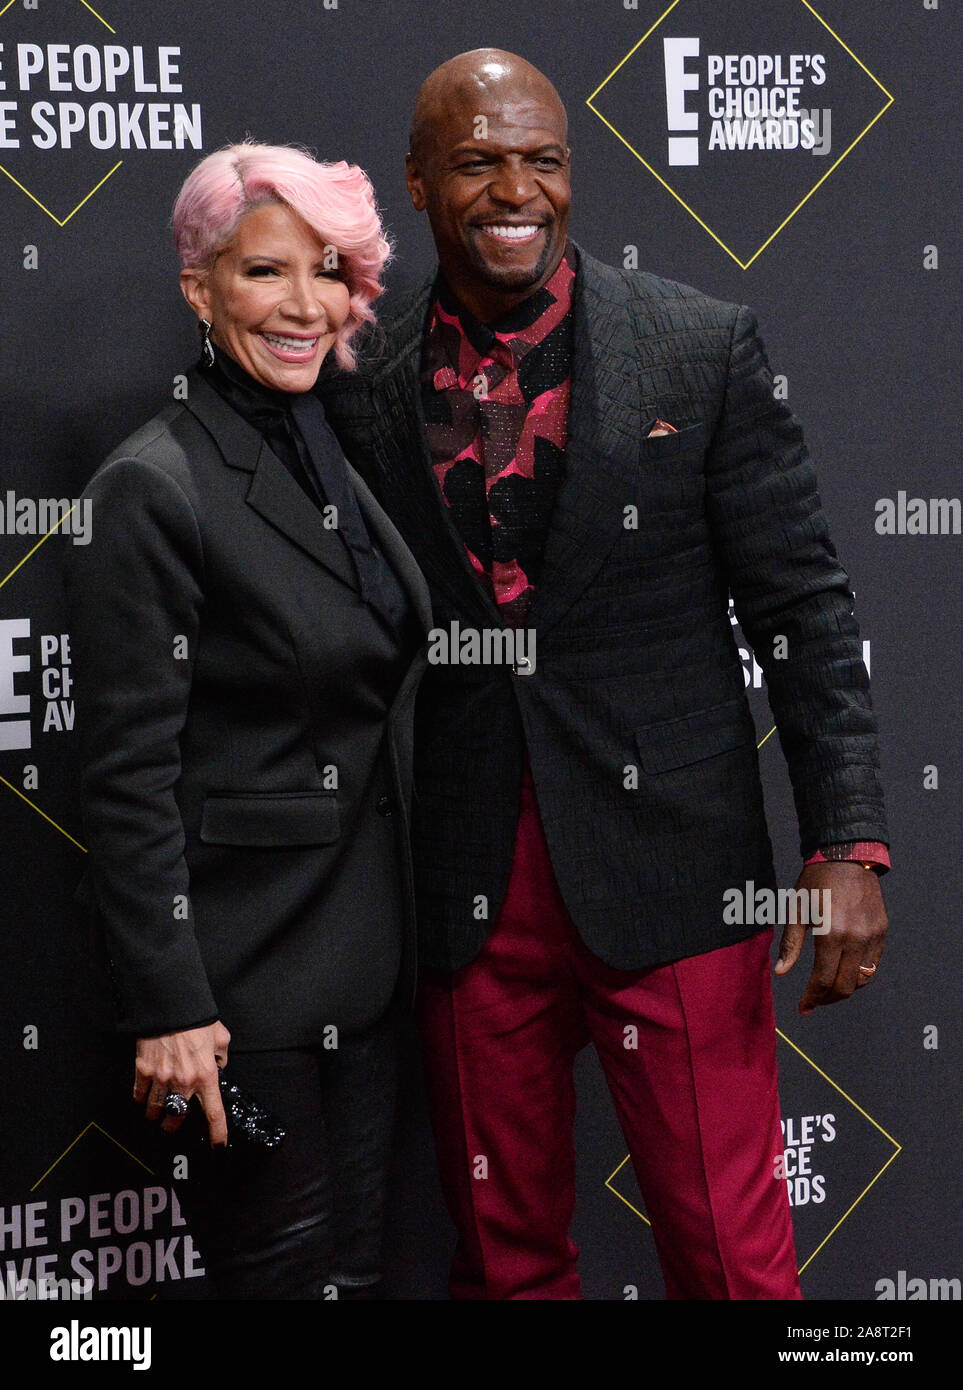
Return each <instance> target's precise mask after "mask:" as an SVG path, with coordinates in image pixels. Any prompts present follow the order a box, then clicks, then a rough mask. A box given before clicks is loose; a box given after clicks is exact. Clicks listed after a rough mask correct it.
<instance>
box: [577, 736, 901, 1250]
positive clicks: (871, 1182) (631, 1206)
mask: <svg viewBox="0 0 963 1390" xmlns="http://www.w3.org/2000/svg"><path fill="white" fill-rule="evenodd" d="M766 737H767V738H768V737H769V735H768V734H767V735H766ZM763 742H765V740H763ZM776 1036H777V1037H779V1038H782V1040H783V1042H784V1043H788V1044H789V1046H790V1047H791V1048H792V1050H793V1051H794V1052H798V1053H799V1056H800V1057H801V1058H802V1059H803V1061H804V1062H808V1063H809V1065H810V1066H811V1067H812V1069H813V1071H815V1072H816V1073H817V1074H818V1075H819V1076H821V1077H822V1078H823V1080H824V1081H828V1082H829V1084H830V1086H832V1087H833V1089H834V1090H836V1091H838V1092H839V1094H840V1095H841V1096H842V1097H843V1099H844V1100H845V1101H848V1102H849V1104H850V1105H851V1106H852V1107H853V1109H854V1110H858V1111H859V1113H860V1114H861V1115H862V1117H863V1119H864V1120H869V1122H870V1124H871V1125H872V1126H873V1128H874V1129H878V1130H879V1132H880V1134H882V1135H883V1137H884V1138H885V1139H888V1140H889V1142H890V1143H891V1144H892V1145H893V1152H892V1153H891V1154H890V1156H889V1158H888V1159H887V1160H886V1162H885V1163H884V1164H883V1166H882V1168H880V1170H879V1172H878V1173H876V1174H875V1175H874V1176H873V1177H872V1178H871V1179H870V1180H869V1182H868V1183H867V1184H866V1186H865V1187H864V1188H863V1190H862V1192H861V1193H860V1194H859V1196H858V1197H857V1198H856V1200H855V1201H854V1202H852V1203H851V1204H850V1205H849V1206H848V1207H847V1208H846V1210H845V1211H844V1212H843V1214H842V1216H841V1217H840V1218H839V1220H838V1221H837V1222H836V1224H835V1226H833V1227H832V1229H831V1230H830V1231H829V1232H828V1233H827V1234H826V1235H824V1236H823V1238H822V1240H821V1241H820V1242H819V1244H818V1245H817V1246H816V1248H815V1250H813V1251H812V1252H811V1254H810V1255H809V1256H808V1258H807V1259H805V1260H804V1261H803V1263H802V1264H801V1265H800V1266H799V1271H798V1272H799V1273H800V1274H802V1273H803V1272H804V1271H805V1270H806V1269H808V1267H809V1266H810V1265H811V1264H812V1262H813V1260H814V1259H815V1258H816V1256H817V1255H818V1254H819V1252H820V1250H822V1248H823V1246H824V1245H825V1244H826V1243H827V1241H829V1240H831V1239H832V1237H833V1236H834V1235H835V1234H836V1232H837V1231H838V1230H839V1228H840V1226H841V1225H842V1224H843V1222H844V1221H845V1220H846V1218H847V1217H848V1216H851V1215H852V1213H853V1212H854V1211H855V1210H856V1208H857V1207H858V1206H859V1204H860V1202H861V1201H862V1200H863V1198H864V1197H865V1196H866V1194H867V1192H868V1191H869V1190H870V1188H871V1187H873V1186H874V1184H875V1183H877V1182H878V1181H879V1179H880V1178H881V1177H882V1176H883V1174H884V1173H885V1172H886V1169H887V1168H888V1167H889V1165H890V1164H891V1163H892V1162H893V1160H894V1159H895V1158H896V1157H897V1156H898V1155H899V1154H901V1153H902V1152H903V1146H902V1144H900V1143H898V1142H897V1140H895V1139H894V1138H893V1136H892V1135H891V1134H887V1132H886V1130H885V1129H884V1128H883V1126H882V1125H881V1124H880V1123H879V1122H878V1121H877V1120H874V1119H873V1117H872V1115H870V1114H868V1112H867V1111H865V1110H864V1109H863V1107H862V1106H861V1105H860V1104H859V1103H858V1102H857V1101H855V1100H853V1098H852V1096H850V1095H847V1093H846V1092H845V1091H844V1090H843V1088H842V1086H840V1085H839V1084H838V1083H837V1082H835V1081H834V1080H833V1078H832V1077H831V1076H829V1075H827V1073H826V1072H824V1071H823V1069H822V1067H820V1066H818V1065H817V1064H816V1063H815V1062H814V1061H813V1059H812V1058H811V1057H809V1056H807V1054H806V1053H805V1052H803V1050H802V1048H801V1047H798V1046H797V1044H796V1043H794V1042H793V1040H792V1038H790V1037H787V1036H786V1034H785V1033H784V1032H783V1031H782V1029H781V1028H777V1029H776ZM629 1158H630V1155H629V1154H626V1155H625V1157H624V1158H623V1159H622V1161H621V1163H619V1164H618V1165H617V1166H616V1167H615V1168H614V1169H613V1170H612V1172H611V1173H610V1174H609V1175H608V1177H607V1178H606V1179H605V1186H606V1187H607V1188H608V1189H609V1191H610V1192H612V1193H614V1194H615V1196H616V1197H618V1199H619V1201H620V1202H624V1203H625V1205H626V1206H627V1207H628V1208H629V1210H630V1211H633V1212H635V1215H636V1216H637V1217H638V1218H639V1219H640V1220H641V1221H644V1222H645V1224H646V1225H647V1226H651V1225H652V1222H651V1221H650V1220H649V1218H648V1217H647V1216H645V1215H643V1213H642V1212H640V1211H639V1209H638V1207H637V1206H635V1205H634V1204H633V1203H632V1202H630V1201H629V1199H628V1198H627V1197H623V1196H622V1193H621V1192H620V1191H619V1190H618V1188H617V1187H613V1186H612V1180H613V1178H616V1177H618V1175H619V1173H621V1171H622V1169H623V1168H624V1167H625V1165H626V1164H627V1163H628V1161H629Z"/></svg>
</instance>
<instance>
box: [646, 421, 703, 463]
mask: <svg viewBox="0 0 963 1390" xmlns="http://www.w3.org/2000/svg"><path fill="white" fill-rule="evenodd" d="M707 437H708V436H707V433H706V427H705V425H704V423H703V422H702V421H701V420H700V421H699V423H698V424H696V425H689V426H688V427H687V428H686V429H684V430H677V431H676V433H675V434H657V435H654V436H651V437H646V438H645V439H643V440H641V441H640V444H639V453H640V457H641V459H642V462H643V463H645V462H648V461H649V460H653V459H670V458H675V457H676V455H678V454H688V453H690V452H691V451H692V450H694V449H700V450H701V449H702V448H703V446H704V445H705V442H706V439H707Z"/></svg>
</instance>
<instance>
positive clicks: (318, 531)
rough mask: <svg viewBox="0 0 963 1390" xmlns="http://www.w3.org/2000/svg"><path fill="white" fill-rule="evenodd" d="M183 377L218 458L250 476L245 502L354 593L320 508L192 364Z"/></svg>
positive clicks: (339, 543)
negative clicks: (221, 457) (219, 454)
mask: <svg viewBox="0 0 963 1390" xmlns="http://www.w3.org/2000/svg"><path fill="white" fill-rule="evenodd" d="M187 382H188V397H187V402H186V404H187V407H188V409H189V410H190V411H191V413H192V414H193V415H195V416H196V417H197V419H198V420H200V422H201V424H202V425H203V426H204V428H205V429H206V430H207V431H208V433H209V434H210V436H211V438H212V439H213V440H214V443H215V444H216V445H217V447H218V449H219V450H220V452H221V454H222V456H223V458H224V462H225V463H226V464H227V465H228V466H229V467H231V468H237V469H241V470H242V471H244V472H247V473H250V474H251V475H252V476H251V483H250V486H249V488H248V491H247V498H246V501H247V504H248V506H249V507H253V508H254V510H255V511H256V512H258V513H259V515H261V516H262V517H263V518H264V520H265V521H267V522H268V523H269V524H270V525H271V526H273V527H274V528H275V530H277V531H280V532H281V534H282V535H284V536H286V537H287V539H288V540H289V541H291V542H292V543H293V544H294V545H297V546H299V547H300V548H301V550H303V551H305V552H306V553H307V554H308V555H310V556H311V558H312V559H314V560H316V561H317V562H318V564H319V565H323V566H324V568H325V569H326V570H328V571H329V572H330V573H331V574H333V575H335V576H336V577H337V578H338V579H339V580H340V581H341V583H343V584H345V585H347V587H348V588H349V589H351V590H352V591H353V592H354V593H357V592H358V584H357V579H356V577H355V573H354V566H353V565H352V563H351V558H350V556H349V555H348V552H347V550H346V548H345V544H344V542H343V540H342V539H341V537H340V536H339V535H338V533H337V531H334V530H329V529H327V528H326V527H325V525H324V517H323V516H322V514H321V512H320V511H319V510H318V508H317V507H316V506H315V505H314V503H313V502H311V501H310V499H309V498H307V497H306V496H305V495H304V492H303V490H302V489H301V488H300V487H299V486H298V484H297V483H296V482H295V480H294V479H293V478H292V477H291V474H290V473H289V472H288V470H287V469H286V468H285V467H284V464H283V463H282V462H281V460H280V459H279V458H278V457H277V455H276V454H275V453H274V451H273V450H272V449H270V448H269V447H268V445H267V444H266V443H265V441H264V439H263V438H262V436H261V435H260V433H259V432H258V431H257V430H256V429H254V427H253V426H252V425H249V424H248V422H247V421H246V420H244V419H242V418H241V416H240V415H238V413H237V411H236V410H233V409H232V408H231V406H229V405H228V404H227V402H226V401H224V400H222V399H221V397H220V396H219V395H218V394H217V392H216V391H215V390H214V388H213V387H212V386H210V385H209V384H208V382H206V381H205V380H204V378H203V376H202V375H201V374H200V372H199V371H198V370H197V368H193V369H192V370H191V371H190V372H189V373H188V377H187Z"/></svg>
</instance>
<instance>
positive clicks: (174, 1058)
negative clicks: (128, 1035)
mask: <svg viewBox="0 0 963 1390" xmlns="http://www.w3.org/2000/svg"><path fill="white" fill-rule="evenodd" d="M230 1041H231V1035H230V1033H229V1032H228V1031H227V1029H226V1028H225V1027H224V1025H223V1023H220V1022H218V1023H210V1024H208V1025H207V1027H206V1028H186V1029H184V1031H183V1032H180V1033H165V1034H164V1035H163V1037H160V1038H138V1039H137V1061H136V1063H135V1065H134V1100H135V1101H137V1103H138V1105H140V1104H143V1102H144V1101H146V1102H147V1109H146V1115H147V1118H148V1119H149V1120H158V1119H160V1117H161V1115H163V1114H164V1101H165V1100H166V1099H167V1096H168V1094H169V1093H170V1092H171V1091H174V1092H176V1093H177V1094H178V1095H181V1096H183V1097H184V1099H185V1100H190V1098H191V1096H195V1095H196V1096H197V1098H198V1099H199V1100H200V1102H201V1105H202V1106H203V1107H204V1114H205V1115H206V1116H207V1125H208V1130H209V1132H210V1136H211V1144H212V1145H213V1146H214V1147H215V1148H216V1147H218V1146H220V1145H224V1144H226V1143H227V1120H226V1118H225V1115H224V1106H223V1104H222V1103H221V1092H220V1088H219V1087H218V1069H219V1068H220V1067H223V1066H225V1065H226V1063H227V1049H228V1046H229V1044H230ZM183 1120H184V1116H183V1115H164V1121H163V1124H162V1125H161V1128H162V1129H165V1130H167V1132H168V1133H173V1132H174V1131H175V1130H177V1129H179V1128H180V1126H181V1124H182V1123H183Z"/></svg>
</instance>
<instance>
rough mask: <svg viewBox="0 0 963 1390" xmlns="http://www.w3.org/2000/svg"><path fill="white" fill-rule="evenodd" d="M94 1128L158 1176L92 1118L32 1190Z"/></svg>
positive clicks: (146, 1169) (42, 1174) (154, 1175)
mask: <svg viewBox="0 0 963 1390" xmlns="http://www.w3.org/2000/svg"><path fill="white" fill-rule="evenodd" d="M92 1129H96V1130H98V1131H99V1132H100V1133H101V1134H102V1135H103V1136H104V1138H105V1139H109V1140H110V1142H111V1143H112V1144H113V1145H114V1147H115V1148H117V1149H120V1151H121V1153H123V1154H126V1155H127V1157H128V1158H132V1159H133V1160H134V1162H135V1163H136V1164H138V1165H139V1166H140V1167H141V1168H143V1170H144V1172H145V1173H148V1174H149V1175H150V1176H151V1177H152V1178H154V1177H156V1176H157V1174H156V1173H155V1172H154V1170H153V1168H150V1167H149V1166H148V1165H147V1164H146V1163H145V1162H144V1160H143V1159H142V1158H138V1157H137V1155H136V1154H135V1153H131V1151H130V1149H128V1148H126V1147H125V1146H124V1145H123V1144H122V1143H121V1142H120V1140H119V1139H115V1138H114V1136H113V1135H112V1134H108V1132H107V1130H106V1129H104V1127H103V1125H99V1124H98V1123H97V1121H96V1120H90V1121H89V1122H88V1123H87V1124H85V1125H84V1127H83V1129H82V1130H81V1131H80V1133H79V1134H78V1135H76V1137H75V1138H73V1139H71V1141H70V1143H69V1144H68V1145H67V1147H66V1148H65V1149H64V1151H63V1153H61V1154H58V1155H57V1157H56V1158H55V1159H54V1161H53V1163H51V1165H50V1167H49V1168H48V1169H47V1170H46V1172H44V1173H41V1175H40V1177H39V1178H38V1179H37V1181H36V1182H35V1183H34V1184H33V1186H32V1187H31V1188H30V1191H31V1192H36V1190H37V1188H38V1187H39V1186H40V1184H41V1183H42V1182H45V1181H46V1180H47V1178H49V1177H50V1174H51V1173H52V1172H53V1170H54V1169H55V1168H56V1167H57V1164H58V1163H62V1162H63V1160H64V1159H65V1158H66V1157H67V1155H68V1154H69V1153H70V1150H71V1149H72V1148H74V1147H75V1146H76V1145H77V1144H79V1143H80V1141H81V1139H83V1137H84V1135H85V1134H87V1133H89V1131H90V1130H92Z"/></svg>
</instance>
